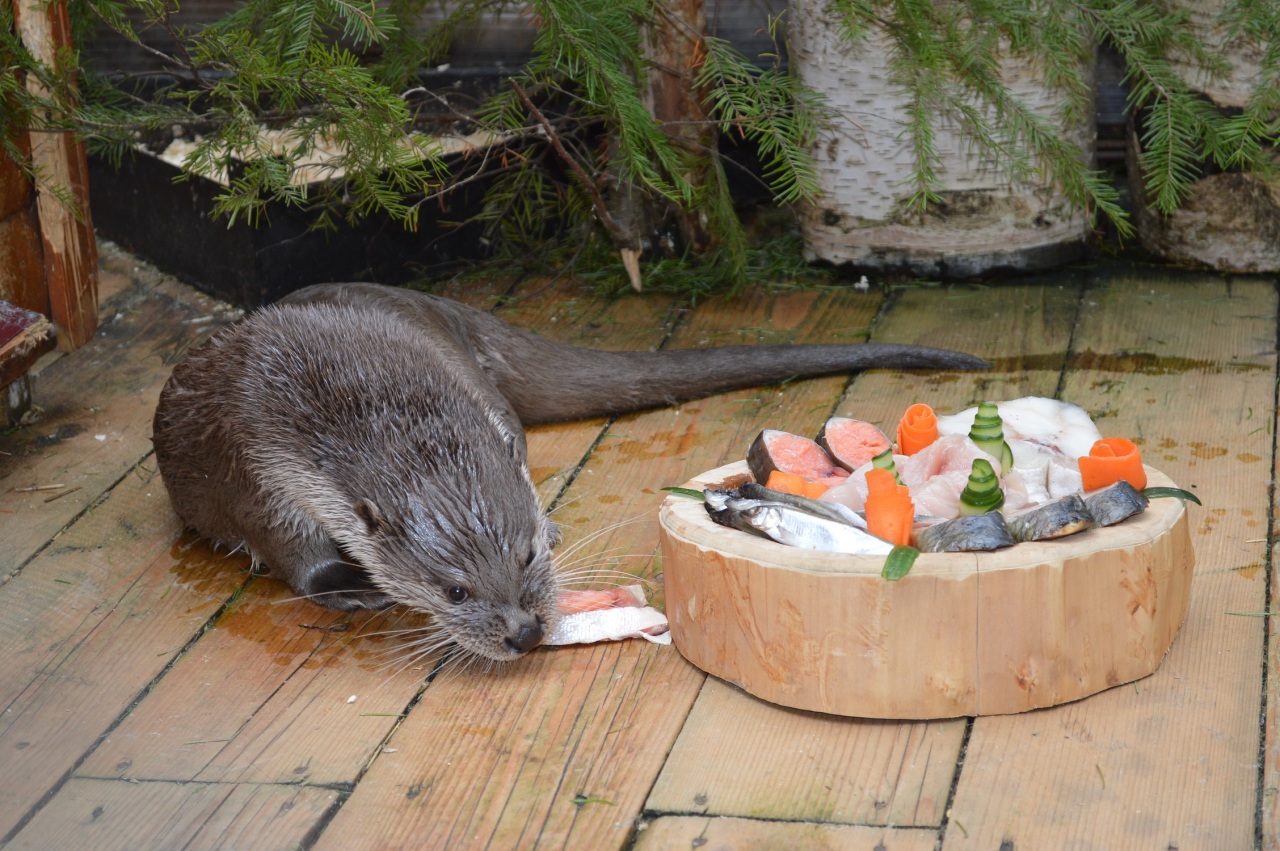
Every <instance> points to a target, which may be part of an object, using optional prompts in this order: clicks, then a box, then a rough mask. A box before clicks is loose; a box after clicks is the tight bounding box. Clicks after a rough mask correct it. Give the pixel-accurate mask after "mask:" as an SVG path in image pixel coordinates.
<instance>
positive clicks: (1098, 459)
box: [1080, 437, 1147, 491]
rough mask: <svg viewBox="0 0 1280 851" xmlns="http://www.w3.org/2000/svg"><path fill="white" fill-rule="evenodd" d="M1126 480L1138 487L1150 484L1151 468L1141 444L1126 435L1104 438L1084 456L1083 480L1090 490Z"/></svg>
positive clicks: (1082, 458) (1081, 458) (1085, 486)
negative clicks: (1148, 480) (1145, 460)
mask: <svg viewBox="0 0 1280 851" xmlns="http://www.w3.org/2000/svg"><path fill="white" fill-rule="evenodd" d="M1121 479H1124V480H1125V481H1126V482H1128V483H1129V484H1131V485H1133V486H1134V487H1135V488H1137V489H1138V490H1142V489H1143V488H1145V487H1146V486H1147V471H1146V469H1145V468H1143V466H1142V453H1141V452H1140V451H1139V450H1138V447H1137V445H1136V444H1135V443H1134V442H1133V441H1132V440H1128V439H1126V438H1123V437H1104V438H1103V439H1102V440H1099V441H1098V442H1096V443H1094V444H1093V448H1091V449H1090V450H1089V454H1088V455H1082V456H1080V480H1081V483H1082V484H1083V486H1084V489H1085V490H1086V491H1092V490H1097V489H1098V488H1105V487H1106V486H1107V485H1113V484H1115V483H1116V482H1118V481H1120V480H1121Z"/></svg>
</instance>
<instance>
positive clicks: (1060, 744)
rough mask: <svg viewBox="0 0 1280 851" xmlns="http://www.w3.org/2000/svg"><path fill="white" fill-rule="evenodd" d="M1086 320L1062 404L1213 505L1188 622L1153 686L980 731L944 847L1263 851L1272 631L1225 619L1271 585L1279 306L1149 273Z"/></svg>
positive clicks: (1098, 304)
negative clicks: (1260, 804)
mask: <svg viewBox="0 0 1280 851" xmlns="http://www.w3.org/2000/svg"><path fill="white" fill-rule="evenodd" d="M1085 304H1086V309H1085V311H1084V313H1083V315H1082V318H1081V322H1080V325H1079V327H1078V328H1077V331H1076V335H1075V338H1074V341H1073V352H1072V364H1071V370H1070V372H1069V373H1068V375H1067V380H1066V383H1065V386H1064V390H1063V397H1064V398H1066V399H1068V400H1072V401H1077V402H1080V403H1082V404H1084V405H1085V407H1086V408H1088V409H1090V410H1091V411H1092V412H1093V413H1094V414H1095V417H1096V418H1097V419H1098V423H1099V426H1100V428H1101V429H1102V430H1103V432H1104V433H1107V434H1114V435H1129V436H1132V437H1133V438H1134V439H1135V440H1138V441H1141V442H1142V443H1143V445H1144V447H1146V448H1147V449H1148V450H1149V451H1151V454H1152V455H1153V456H1155V457H1153V458H1151V459H1149V460H1150V461H1151V463H1154V464H1156V465H1158V466H1159V467H1161V468H1162V469H1163V470H1164V472H1166V473H1167V474H1169V475H1170V476H1171V477H1172V478H1173V479H1174V480H1175V481H1176V482H1178V484H1179V485H1181V486H1182V487H1187V488H1190V489H1192V490H1194V491H1195V492H1196V493H1198V494H1199V495H1200V498H1201V499H1202V500H1204V503H1205V507H1204V508H1196V507H1195V506H1191V507H1190V511H1191V520H1192V524H1193V531H1192V539H1193V545H1194V548H1195V552H1196V559H1197V565H1196V574H1195V578H1194V580H1193V586H1192V595H1191V605H1190V609H1189V611H1188V614H1187V619H1186V622H1185V624H1184V625H1183V628H1182V632H1181V635H1180V636H1179V637H1178V639H1177V640H1176V641H1175V642H1174V645H1173V649H1172V650H1171V651H1170V653H1169V655H1168V657H1167V658H1166V659H1165V661H1164V664H1163V665H1162V667H1161V668H1160V669H1159V670H1158V671H1157V672H1156V673H1155V674H1154V675H1152V676H1151V677H1148V678H1147V679H1145V680H1141V681H1139V682H1137V683H1134V684H1133V685H1132V686H1125V687H1121V688H1116V689H1111V690H1109V691H1106V692H1103V693H1101V694H1098V695H1095V696H1094V697H1092V698H1089V699H1087V700H1083V701H1080V702H1077V703H1073V704H1069V705H1066V706H1060V707H1056V708H1053V709H1048V710H1043V711H1040V712H1034V713H1027V714H1024V715H1016V716H1008V717H1002V718H979V719H977V720H976V721H975V722H974V727H973V733H972V736H971V739H970V742H969V747H968V751H967V755H966V757H965V762H964V769H963V773H962V775H961V777H960V783H959V786H958V788H957V792H956V798H955V803H954V805H953V808H952V821H953V825H952V826H951V827H949V828H948V830H947V833H946V841H945V846H944V847H945V848H947V849H963V848H983V849H989V848H993V847H996V846H998V845H1001V844H1002V843H1005V844H1007V845H1009V846H1010V847H1016V848H1068V847H1076V848H1114V847H1160V848H1164V847H1178V848H1199V847H1204V848H1248V847H1252V845H1253V842H1254V819H1253V816H1254V806H1255V802H1256V800H1257V783H1258V779H1259V778H1258V775H1259V766H1258V765H1257V756H1258V745H1259V741H1258V735H1259V730H1258V708H1259V697H1260V688H1261V680H1260V676H1261V670H1260V667H1259V665H1258V658H1257V648H1259V647H1261V645H1262V641H1263V635H1262V628H1263V624H1262V621H1261V619H1260V618H1255V617H1238V616H1230V615H1228V614H1227V612H1231V611H1260V610H1261V609H1262V607H1263V603H1264V599H1265V587H1264V586H1265V581H1264V579H1263V577H1262V575H1261V572H1260V571H1253V572H1249V571H1248V570H1241V569H1240V568H1242V567H1247V566H1248V565H1260V564H1262V563H1263V562H1264V560H1265V558H1266V547H1265V541H1263V540H1260V539H1261V537H1262V535H1261V533H1260V532H1259V530H1258V527H1250V526H1249V523H1250V522H1254V523H1256V522H1257V520H1258V519H1260V518H1262V517H1265V516H1266V511H1267V509H1268V485H1269V482H1268V479H1269V471H1266V468H1265V466H1264V465H1262V464H1258V463H1253V462H1249V461H1248V459H1250V458H1254V457H1256V458H1258V459H1262V458H1265V457H1268V456H1269V455H1270V453H1271V451H1272V449H1271V445H1272V440H1273V436H1272V434H1271V433H1270V430H1269V428H1268V427H1267V425H1266V424H1270V423H1273V422H1274V417H1275V409H1274V401H1273V396H1274V381H1275V355H1274V340H1275V333H1276V326H1275V315H1276V295H1275V290H1274V287H1273V286H1272V285H1271V284H1270V283H1266V282H1254V281H1234V282H1230V283H1228V282H1224V281H1223V280H1222V279H1220V278H1216V277H1210V276H1194V277H1187V278H1179V279H1171V280H1170V279H1161V278H1160V277H1158V276H1150V275H1143V277H1142V279H1141V280H1140V281H1138V280H1128V279H1125V278H1117V279H1113V280H1112V282H1111V284H1110V285H1109V286H1103V287H1099V288H1096V289H1093V290H1091V291H1090V292H1089V293H1088V295H1087V298H1086V299H1085ZM1209 423H1212V426H1211V427H1208V428H1206V425H1207V424H1209ZM1228 459H1235V460H1236V461H1237V462H1238V463H1230V462H1228V463H1223V462H1224V461H1227V460H1228ZM1082 640H1083V637H1082Z"/></svg>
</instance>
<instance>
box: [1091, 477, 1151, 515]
mask: <svg viewBox="0 0 1280 851" xmlns="http://www.w3.org/2000/svg"><path fill="white" fill-rule="evenodd" d="M1148 502H1149V500H1148V499H1147V497H1146V496H1145V495H1144V494H1143V493H1142V491H1140V490H1138V489H1137V488H1135V487H1134V486H1133V485H1131V484H1129V483H1128V482H1126V481H1125V480H1124V479H1121V480H1120V481H1118V482H1116V483H1115V484H1114V485H1108V486H1107V487H1105V488H1102V489H1101V490H1097V491H1094V492H1093V493H1091V494H1089V495H1087V496H1086V497H1085V498H1084V503H1085V505H1087V506H1088V507H1089V513H1090V514H1092V515H1093V520H1094V522H1095V523H1097V524H1098V525H1099V526H1114V525H1115V524H1117V523H1119V522H1120V521H1121V520H1127V519H1129V518H1130V517H1132V516H1133V515H1135V514H1141V513H1142V512H1143V511H1146V510H1147V503H1148Z"/></svg>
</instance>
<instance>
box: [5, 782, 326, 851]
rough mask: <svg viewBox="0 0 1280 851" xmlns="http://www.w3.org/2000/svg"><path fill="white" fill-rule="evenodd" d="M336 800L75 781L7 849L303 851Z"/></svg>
mask: <svg viewBox="0 0 1280 851" xmlns="http://www.w3.org/2000/svg"><path fill="white" fill-rule="evenodd" d="M338 797H339V795H338V793H337V792H335V791H333V790H331V789H316V788H311V787H307V786H267V785H257V784H226V783H129V782H121V781H117V780H72V781H70V782H69V783H68V784H67V785H66V788H65V790H64V793H63V794H61V795H59V796H58V798H57V799H56V800H55V801H54V802H53V803H51V804H50V805H49V806H48V807H46V808H45V809H43V810H41V811H40V813H39V815H37V816H36V817H35V818H34V819H32V821H31V822H30V824H28V825H27V826H26V827H25V828H23V830H22V832H21V833H19V834H18V835H17V836H15V837H14V838H13V841H12V842H10V843H9V844H8V845H7V846H6V847H7V848H14V849H20V848H22V849H48V848H93V849H95V851H108V849H117V848H118V849H121V851H142V849H157V851H159V849H167V848H185V849H192V851H194V849H201V848H300V847H304V846H305V843H306V839H307V835H308V833H309V832H310V831H311V830H312V829H313V828H314V826H315V824H316V823H317V822H319V821H321V820H322V819H323V818H324V817H325V814H326V813H327V812H328V811H329V810H330V808H332V807H333V806H334V804H335V803H336V801H337V800H338Z"/></svg>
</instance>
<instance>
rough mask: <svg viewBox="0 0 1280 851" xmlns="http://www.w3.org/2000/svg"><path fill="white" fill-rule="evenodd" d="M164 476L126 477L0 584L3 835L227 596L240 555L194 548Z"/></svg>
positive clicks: (240, 577) (237, 580)
mask: <svg viewBox="0 0 1280 851" xmlns="http://www.w3.org/2000/svg"><path fill="white" fill-rule="evenodd" d="M161 494H162V492H161V491H160V483H159V480H158V478H154V479H153V477H152V476H149V475H145V474H140V475H133V476H130V477H129V478H128V479H126V480H125V482H124V483H122V484H121V485H120V486H119V487H118V488H116V489H115V490H114V491H113V492H112V494H111V496H110V497H109V498H108V499H107V500H106V501H105V502H103V503H102V504H101V505H99V506H98V509H97V510H96V511H95V512H93V513H92V514H90V515H89V516H88V517H87V518H86V519H85V520H84V521H83V522H80V523H77V524H75V525H74V526H73V527H72V528H71V529H70V530H69V531H68V532H67V533H66V534H64V535H63V536H62V537H60V538H59V539H58V543H57V545H56V546H54V547H50V548H49V549H47V550H45V551H44V552H43V553H42V554H41V555H40V556H38V557H37V558H36V559H35V560H33V561H32V562H31V563H30V564H29V565H28V566H27V567H26V569H24V570H23V571H22V573H21V574H19V575H18V576H17V577H16V578H14V579H13V580H11V581H10V582H9V583H7V584H6V585H5V586H4V587H3V588H0V643H3V645H4V647H5V648H6V652H5V653H4V654H0V701H3V704H4V706H5V712H4V714H3V716H0V719H2V720H0V751H3V752H4V753H5V754H6V757H5V771H6V772H8V774H9V775H10V776H12V777H21V778H22V782H21V784H16V783H14V784H7V785H6V788H5V794H4V795H3V796H0V836H3V835H4V834H5V833H7V832H8V831H9V830H10V829H11V828H12V827H13V826H14V825H15V824H17V823H18V820H19V819H21V818H23V817H24V816H25V815H26V814H27V812H28V811H29V810H30V809H31V808H32V807H33V806H35V805H36V804H37V802H39V801H40V800H41V799H42V798H43V797H44V796H45V795H47V794H49V793H51V792H54V791H56V790H57V788H58V784H59V782H60V781H61V779H62V778H63V777H64V775H66V774H67V773H68V772H69V771H70V770H71V769H72V768H73V767H74V765H75V764H76V763H77V762H78V761H79V760H80V759H82V758H83V756H84V754H85V753H86V752H87V751H88V750H89V749H90V748H91V747H92V746H93V744H94V743H95V742H96V741H97V740H98V738H99V737H100V736H101V735H102V734H103V733H104V732H106V731H107V729H108V728H109V727H110V726H111V724H112V723H113V722H115V720H116V719H117V718H119V717H120V715H121V714H122V713H124V711H125V710H126V709H127V708H128V707H129V705H130V704H131V703H132V702H133V701H134V700H135V699H137V698H138V697H139V695H141V694H142V693H143V691H144V689H145V688H146V687H147V686H148V684H150V683H151V682H152V680H154V679H155V678H156V677H157V676H158V675H159V674H160V673H161V671H163V670H164V668H165V666H166V665H168V664H169V663H170V662H172V661H173V659H174V658H175V657H176V656H177V655H178V654H179V653H180V652H181V650H182V648H183V646H184V645H185V644H186V643H187V641H188V640H189V639H190V638H191V636H192V635H194V634H197V633H198V632H199V630H200V629H201V628H202V627H203V625H204V624H205V622H206V621H207V620H208V618H209V617H210V616H211V615H212V614H213V613H214V612H216V611H217V609H218V607H219V606H221V605H222V603H223V601H225V600H226V599H227V597H228V596H229V595H230V594H231V593H233V591H234V590H235V589H236V588H237V587H238V586H239V585H240V584H241V583H242V582H243V581H244V573H243V569H244V567H245V566H246V564H245V559H243V558H242V557H241V558H232V559H228V558H227V557H224V556H218V557H215V556H212V555H210V554H209V553H208V551H207V550H204V549H198V550H194V551H193V550H192V549H190V548H188V547H186V546H185V545H184V544H183V542H182V541H181V540H179V539H178V538H177V533H178V527H177V522H176V518H174V517H173V515H172V513H171V512H170V511H169V510H168V508H167V506H166V504H165V502H164V501H163V497H162V495H161Z"/></svg>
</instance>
